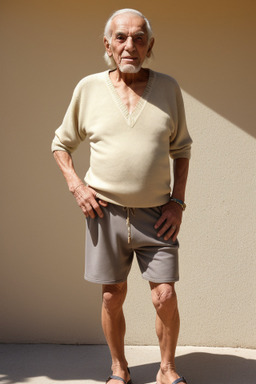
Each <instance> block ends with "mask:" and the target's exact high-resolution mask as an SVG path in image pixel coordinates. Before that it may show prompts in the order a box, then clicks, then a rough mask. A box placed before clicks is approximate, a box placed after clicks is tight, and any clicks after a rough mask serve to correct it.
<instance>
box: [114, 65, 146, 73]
mask: <svg viewBox="0 0 256 384" xmlns="http://www.w3.org/2000/svg"><path fill="white" fill-rule="evenodd" d="M119 69H120V71H121V72H122V73H138V72H139V71H140V70H141V65H138V66H135V65H132V64H124V65H119Z"/></svg>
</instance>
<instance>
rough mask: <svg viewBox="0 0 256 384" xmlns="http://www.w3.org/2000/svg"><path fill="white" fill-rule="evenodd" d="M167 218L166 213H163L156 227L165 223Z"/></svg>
mask: <svg viewBox="0 0 256 384" xmlns="http://www.w3.org/2000/svg"><path fill="white" fill-rule="evenodd" d="M165 220H166V217H165V216H164V215H161V216H160V218H159V219H158V220H157V222H156V223H155V226H154V228H155V229H157V228H159V227H161V225H162V224H163V223H164V221H165Z"/></svg>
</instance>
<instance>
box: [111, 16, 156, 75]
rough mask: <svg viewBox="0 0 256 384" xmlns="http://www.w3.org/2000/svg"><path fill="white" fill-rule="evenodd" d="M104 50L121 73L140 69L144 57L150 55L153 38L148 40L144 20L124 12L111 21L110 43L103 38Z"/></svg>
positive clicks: (135, 71)
mask: <svg viewBox="0 0 256 384" xmlns="http://www.w3.org/2000/svg"><path fill="white" fill-rule="evenodd" d="M104 42H105V46H106V50H107V52H108V54H109V55H110V56H112V57H113V59H114V61H115V63H116V65H117V67H118V68H119V70H120V71H121V72H123V73H137V72H139V71H140V69H141V66H142V64H143V62H144V60H145V58H146V57H147V56H148V57H149V56H150V51H151V49H152V46H153V43H154V40H153V39H152V40H151V41H150V42H149V41H148V34H147V28H146V23H145V20H144V19H143V18H142V17H140V16H137V15H133V14H129V13H125V14H122V15H118V16H116V17H115V18H114V19H113V21H112V36H111V42H110V44H109V43H108V42H107V39H104Z"/></svg>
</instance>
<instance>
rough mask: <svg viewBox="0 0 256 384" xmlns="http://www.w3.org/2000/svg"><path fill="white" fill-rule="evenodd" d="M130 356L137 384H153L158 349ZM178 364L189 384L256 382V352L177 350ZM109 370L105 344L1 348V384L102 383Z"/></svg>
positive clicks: (129, 352)
mask: <svg viewBox="0 0 256 384" xmlns="http://www.w3.org/2000/svg"><path fill="white" fill-rule="evenodd" d="M126 356H127V359H128V361H129V366H130V369H131V376H132V380H133V383H134V384H144V383H145V384H146V383H155V375H156V372H157V370H158V367H159V357H160V356H159V350H158V347H152V346H146V347H136V346H127V347H126ZM176 365H177V370H178V372H179V373H180V374H181V375H183V376H185V377H186V379H187V381H188V384H206V383H207V384H256V350H249V349H232V348H198V347H178V349H177V357H176ZM109 367H110V356H109V352H108V349H107V347H106V346H102V345H82V346H74V345H49V344H39V345H38V344H0V383H1V384H13V383H15V384H19V383H32V384H50V383H56V384H59V383H65V384H82V383H83V384H93V383H99V384H101V383H104V382H105V379H106V378H107V376H108V375H109V373H110V368H109ZM170 384H171V383H170Z"/></svg>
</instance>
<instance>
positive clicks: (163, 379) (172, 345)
mask: <svg viewBox="0 0 256 384" xmlns="http://www.w3.org/2000/svg"><path fill="white" fill-rule="evenodd" d="M150 286H151V292H152V301H153V304H154V306H155V308H156V333H157V336H158V339H159V346H160V351H161V365H160V369H159V371H158V373H157V378H156V380H157V384H171V383H172V382H173V381H174V380H176V379H178V378H179V377H180V376H179V375H178V374H177V372H176V370H175V362H174V359H175V350H176V346H177V341H178V335H179V328H180V318H179V311H178V302H177V296H176V292H175V289H174V283H163V284H156V283H150Z"/></svg>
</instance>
